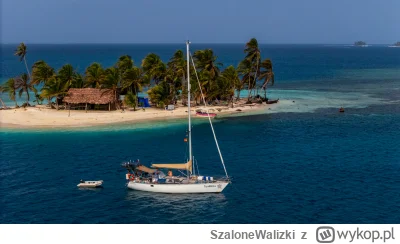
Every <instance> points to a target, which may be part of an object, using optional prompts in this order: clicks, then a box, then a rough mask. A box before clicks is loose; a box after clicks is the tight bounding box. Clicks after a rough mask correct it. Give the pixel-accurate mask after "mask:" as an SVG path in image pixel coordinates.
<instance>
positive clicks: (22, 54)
mask: <svg viewBox="0 0 400 244" xmlns="http://www.w3.org/2000/svg"><path fill="white" fill-rule="evenodd" d="M26 53H27V51H26V45H25V44H24V43H23V42H21V43H20V44H19V46H18V47H17V50H15V53H14V55H16V56H19V61H21V62H22V60H24V62H25V67H26V71H27V72H28V75H29V78H31V73H30V72H29V69H28V64H27V63H26Z"/></svg>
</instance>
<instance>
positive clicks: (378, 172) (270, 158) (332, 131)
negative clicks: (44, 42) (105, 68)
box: [0, 45, 400, 223]
mask: <svg viewBox="0 0 400 244" xmlns="http://www.w3.org/2000/svg"><path fill="white" fill-rule="evenodd" d="M207 46H209V47H212V48H213V49H214V50H215V52H216V54H217V55H218V56H219V57H220V59H221V61H222V62H224V63H226V64H230V63H232V64H235V63H237V62H238V61H239V60H240V58H241V57H243V53H242V49H241V45H201V46H200V45H199V46H195V45H194V46H193V48H194V49H196V48H202V47H207ZM178 47H179V46H176V45H158V46H157V45H131V46H126V45H117V46H115V45H108V46H107V45H97V46H94V47H91V46H87V45H82V46H77V45H72V46H62V47H60V46H32V47H30V46H28V48H30V49H29V54H28V60H32V62H33V60H35V59H39V58H43V59H45V60H46V61H48V62H49V63H50V64H51V65H53V66H55V67H59V66H61V65H62V64H64V63H66V62H71V63H72V64H74V65H75V66H79V67H85V66H86V65H87V64H89V63H90V62H92V61H100V62H103V63H104V64H105V65H111V64H113V63H114V62H115V60H116V59H117V58H118V56H119V55H121V54H125V53H128V54H130V55H132V56H133V57H134V59H135V62H136V63H139V62H140V61H139V60H140V59H141V58H142V57H143V56H144V55H145V54H147V53H149V52H152V51H154V52H156V53H160V55H161V56H162V58H163V59H167V58H168V57H169V56H170V55H171V54H172V53H173V52H174V50H175V49H176V48H178ZM9 49H12V48H11V47H8V46H3V54H4V50H9ZM262 52H263V54H264V53H265V55H266V56H268V57H270V58H272V60H273V62H274V69H275V73H276V76H277V82H276V86H275V87H274V88H273V89H271V90H270V91H269V97H271V98H280V99H287V100H293V101H295V102H293V104H292V105H291V106H286V107H282V108H281V109H279V107H277V108H276V109H273V111H271V110H268V111H267V109H266V111H263V112H262V113H261V114H253V115H251V116H247V115H243V116H240V117H224V118H220V119H216V120H215V124H214V125H215V130H216V133H217V137H218V139H219V143H220V147H221V150H222V154H223V156H224V159H225V163H226V166H227V170H228V173H229V174H230V175H231V176H232V177H233V184H231V185H229V186H228V187H227V188H226V190H225V191H224V192H223V193H222V194H211V195H208V194H205V195H201V194H199V195H179V196H177V195H168V194H167V195H165V194H149V193H145V192H137V191H131V190H128V189H126V187H125V170H124V169H123V168H121V167H120V163H121V162H122V161H124V160H129V159H131V160H136V159H138V158H139V159H140V160H141V162H143V163H145V164H148V165H150V164H151V163H155V162H183V161H184V159H185V158H186V157H187V155H186V144H185V143H184V142H183V138H184V136H185V133H186V121H185V120H168V121H160V122H152V123H147V124H143V123H139V124H132V123H125V124H121V125H106V126H100V127H91V128H75V129H29V130H26V129H6V128H1V129H0V150H1V158H0V179H1V180H0V196H2V197H1V198H0V199H1V208H0V209H1V212H0V222H1V223H399V221H400V217H399V216H400V206H399V205H398V202H399V201H400V177H399V176H400V162H399V159H400V150H399V147H398V145H399V143H398V142H399V141H400V130H399V129H400V106H399V102H400V91H399V87H400V59H399V57H400V49H395V48H386V47H383V46H382V47H368V48H353V47H344V46H322V45H321V46H311V45H310V46H308V45H299V46H290V45H286V46H285V45H268V46H262ZM23 68H24V66H23V65H22V64H21V63H18V62H17V61H16V60H15V57H13V56H12V54H11V55H3V57H2V73H1V75H2V78H7V77H9V76H11V75H13V74H17V73H18V72H21V71H23ZM396 71H397V72H396ZM244 94H245V93H244ZM342 104H344V106H345V109H346V112H345V113H343V114H340V113H338V111H337V109H338V107H340V106H343V105H342ZM193 138H194V139H193V146H194V155H195V157H196V158H197V160H198V163H199V170H200V172H201V174H204V175H209V174H211V175H223V174H224V171H223V168H222V165H221V163H220V162H219V156H218V153H217V150H216V147H215V144H214V142H213V138H212V133H211V130H210V128H209V125H208V124H207V121H199V120H196V121H195V123H194V128H193ZM80 179H89V180H95V179H102V180H104V188H103V189H98V190H79V189H77V187H76V185H77V184H78V181H79V180H80ZM93 206H96V207H95V208H93Z"/></svg>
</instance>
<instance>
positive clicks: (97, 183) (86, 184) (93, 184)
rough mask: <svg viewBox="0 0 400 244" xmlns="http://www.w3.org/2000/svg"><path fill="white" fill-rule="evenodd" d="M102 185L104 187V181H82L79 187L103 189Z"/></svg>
mask: <svg viewBox="0 0 400 244" xmlns="http://www.w3.org/2000/svg"><path fill="white" fill-rule="evenodd" d="M102 185H103V181H102V180H91V181H84V180H81V181H80V183H79V184H78V185H77V186H78V187H88V188H96V187H102Z"/></svg>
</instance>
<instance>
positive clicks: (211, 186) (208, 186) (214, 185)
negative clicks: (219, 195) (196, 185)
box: [204, 185, 217, 188]
mask: <svg viewBox="0 0 400 244" xmlns="http://www.w3.org/2000/svg"><path fill="white" fill-rule="evenodd" d="M204 187H206V188H207V187H217V186H216V185H204Z"/></svg>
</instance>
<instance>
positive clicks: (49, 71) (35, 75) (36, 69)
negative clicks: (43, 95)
mask: <svg viewBox="0 0 400 244" xmlns="http://www.w3.org/2000/svg"><path fill="white" fill-rule="evenodd" d="M53 75H54V69H53V68H52V67H50V66H49V65H48V64H47V63H46V62H45V61H43V60H40V61H37V62H36V63H34V64H33V66H32V80H31V84H32V85H38V84H40V83H42V82H43V83H44V85H46V83H47V81H48V80H49V79H50V78H51V77H52V76H53Z"/></svg>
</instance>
